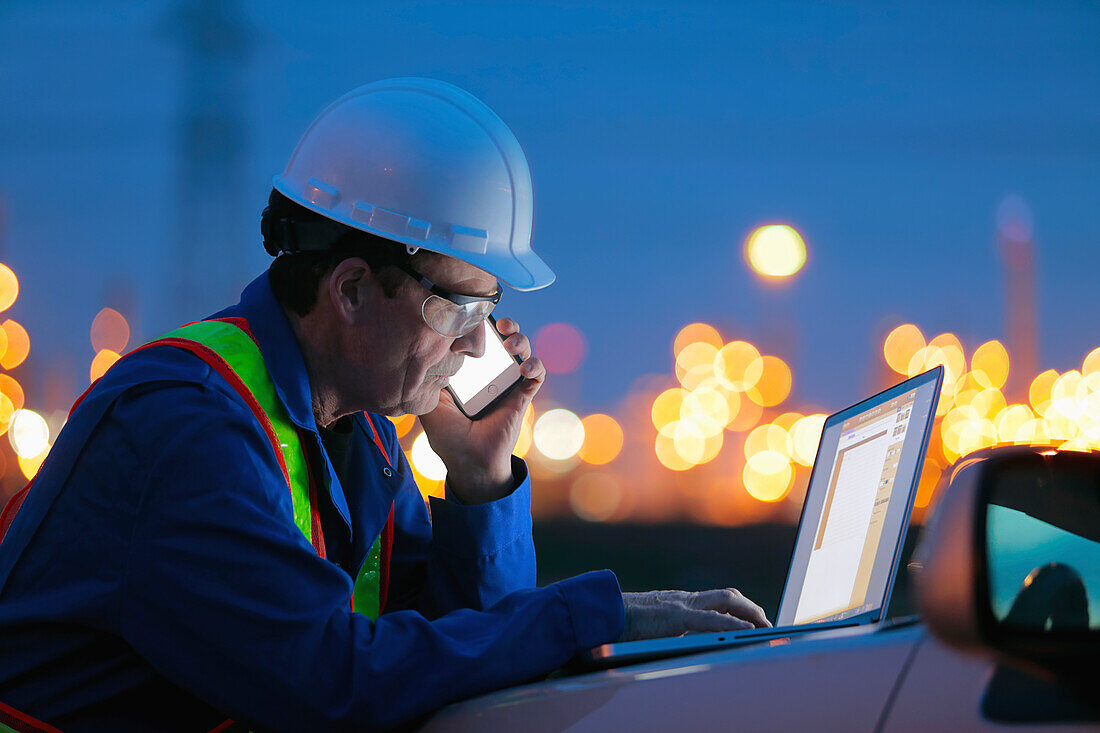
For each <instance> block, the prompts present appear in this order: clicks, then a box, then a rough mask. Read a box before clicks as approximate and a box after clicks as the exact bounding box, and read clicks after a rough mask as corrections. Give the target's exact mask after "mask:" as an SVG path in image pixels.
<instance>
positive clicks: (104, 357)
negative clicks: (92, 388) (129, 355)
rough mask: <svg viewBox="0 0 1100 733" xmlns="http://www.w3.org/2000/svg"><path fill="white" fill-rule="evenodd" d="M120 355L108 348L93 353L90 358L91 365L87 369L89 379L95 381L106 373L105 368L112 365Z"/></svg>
mask: <svg viewBox="0 0 1100 733" xmlns="http://www.w3.org/2000/svg"><path fill="white" fill-rule="evenodd" d="M121 358H122V357H121V356H120V355H119V354H118V353H117V352H114V351H111V350H110V349H104V350H103V351H101V352H99V353H98V354H96V355H95V358H94V359H92V367H91V369H89V370H88V376H89V377H90V378H91V381H93V382H94V381H95V380H97V379H99V378H100V377H102V376H103V375H104V374H106V373H107V370H108V369H110V368H111V367H112V366H114V364H115V362H116V361H118V360H119V359H121Z"/></svg>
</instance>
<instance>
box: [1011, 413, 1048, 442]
mask: <svg viewBox="0 0 1100 733" xmlns="http://www.w3.org/2000/svg"><path fill="white" fill-rule="evenodd" d="M1013 442H1014V443H1016V444H1017V445H1050V443H1051V437H1050V430H1049V428H1047V423H1046V421H1045V420H1042V419H1040V418H1036V419H1034V420H1029V421H1027V422H1026V423H1024V424H1023V426H1022V427H1021V428H1020V429H1019V430H1018V431H1017V432H1016V437H1015V439H1014V440H1013Z"/></svg>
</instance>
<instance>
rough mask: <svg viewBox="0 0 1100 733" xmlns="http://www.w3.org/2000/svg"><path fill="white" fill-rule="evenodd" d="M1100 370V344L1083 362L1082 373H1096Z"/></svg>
mask: <svg viewBox="0 0 1100 733" xmlns="http://www.w3.org/2000/svg"><path fill="white" fill-rule="evenodd" d="M1096 372H1100V346H1098V347H1097V348H1095V349H1093V350H1092V351H1090V352H1089V354H1088V356H1086V357H1085V360H1084V361H1083V362H1081V373H1082V374H1094V373H1096Z"/></svg>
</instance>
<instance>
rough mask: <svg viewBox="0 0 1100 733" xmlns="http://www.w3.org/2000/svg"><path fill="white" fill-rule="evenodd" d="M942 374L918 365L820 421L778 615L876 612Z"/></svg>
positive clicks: (796, 620)
mask: <svg viewBox="0 0 1100 733" xmlns="http://www.w3.org/2000/svg"><path fill="white" fill-rule="evenodd" d="M941 375H942V368H941V369H935V370H932V371H930V372H925V373H924V374H921V375H918V376H916V377H914V378H912V379H910V380H908V381H905V382H902V383H901V384H899V385H897V386H896V387H894V388H892V389H889V390H886V391H885V392H882V393H881V394H878V395H875V396H874V397H871V398H870V399H868V400H865V401H864V402H861V403H859V404H858V405H855V406H854V407H850V408H848V409H847V410H844V411H843V412H838V413H837V414H835V415H833V416H831V417H830V418H829V419H828V420H826V421H825V425H824V428H823V429H822V433H821V441H820V443H819V445H818V450H817V459H816V460H815V461H814V468H813V473H812V475H811V477H810V484H809V487H808V488H807V491H806V501H805V504H804V506H803V509H802V519H801V521H800V522H799V527H798V537H797V539H796V540H795V550H794V557H793V558H792V560H791V565H790V570H789V572H788V576H787V583H786V586H785V587H784V591H783V597H782V599H781V601H780V604H779V614H778V619H777V623H778V625H780V626H793V625H797V624H807V623H814V622H823V621H840V620H844V619H847V618H851V617H854V616H859V615H862V614H870V615H873V617H874V618H876V619H877V618H878V616H879V615H881V611H882V608H883V606H884V605H885V604H886V602H887V601H888V596H889V591H890V587H891V586H892V581H893V578H894V574H895V573H894V570H895V567H894V566H895V563H896V562H897V559H898V556H899V555H900V550H901V544H902V541H903V540H904V536H905V529H906V528H907V526H908V524H909V512H910V509H911V507H912V502H913V497H914V495H915V493H916V487H917V483H918V479H919V477H920V469H921V465H922V463H923V457H924V450H925V447H926V445H927V441H928V434H929V431H930V429H931V425H932V421H933V419H934V418H935V412H936V398H937V397H938V392H939V385H940V379H941Z"/></svg>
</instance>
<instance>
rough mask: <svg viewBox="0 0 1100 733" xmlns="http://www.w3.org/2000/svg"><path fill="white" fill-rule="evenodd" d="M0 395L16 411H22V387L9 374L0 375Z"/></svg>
mask: <svg viewBox="0 0 1100 733" xmlns="http://www.w3.org/2000/svg"><path fill="white" fill-rule="evenodd" d="M0 394H3V395H4V396H5V397H7V398H8V399H9V400H10V401H11V403H12V405H13V406H14V408H15V409H16V410H22V409H23V401H24V397H23V387H22V386H20V384H19V382H17V381H15V378H14V377H12V376H11V375H10V374H0Z"/></svg>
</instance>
